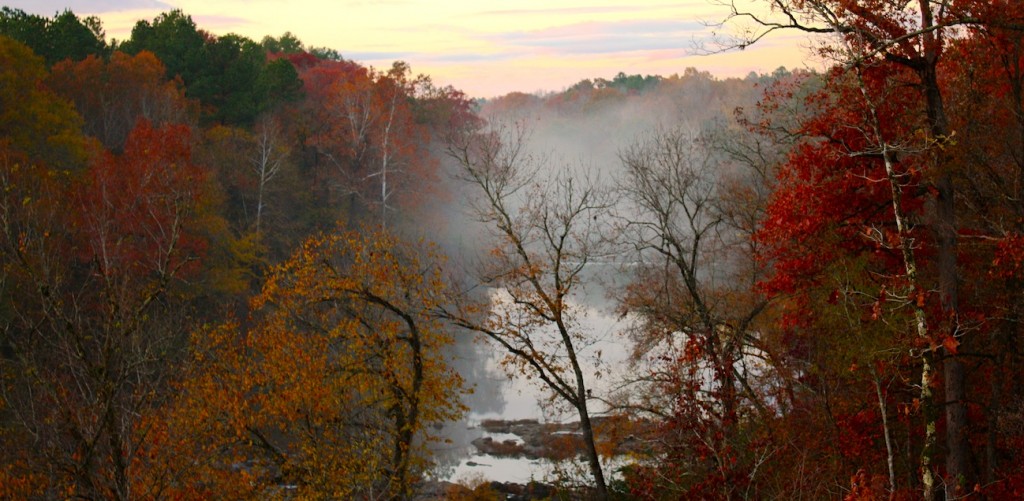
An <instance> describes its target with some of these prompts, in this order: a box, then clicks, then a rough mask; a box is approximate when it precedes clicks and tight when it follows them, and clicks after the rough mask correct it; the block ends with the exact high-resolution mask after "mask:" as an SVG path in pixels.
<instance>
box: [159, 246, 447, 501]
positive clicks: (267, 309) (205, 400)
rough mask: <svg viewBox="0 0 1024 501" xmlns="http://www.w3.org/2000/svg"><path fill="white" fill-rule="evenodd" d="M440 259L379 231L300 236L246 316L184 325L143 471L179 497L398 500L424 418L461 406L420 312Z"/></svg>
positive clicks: (413, 474) (415, 462)
mask: <svg viewBox="0 0 1024 501" xmlns="http://www.w3.org/2000/svg"><path fill="white" fill-rule="evenodd" d="M440 263H441V257H440V256H439V255H438V254H437V252H436V251H434V250H433V249H431V248H429V247H427V246H420V245H413V244H409V243H405V242H402V241H401V240H399V239H398V238H397V237H395V236H392V235H390V234H387V233H385V232H383V231H370V230H363V232H361V233H358V232H347V233H342V234H330V235H317V236H314V237H311V238H310V239H308V240H307V241H306V242H305V243H304V245H302V246H301V247H300V248H299V249H298V251H297V252H296V253H295V255H294V256H293V257H292V258H291V259H290V260H289V261H287V262H285V263H283V264H282V265H280V266H279V267H277V268H275V269H274V270H273V272H272V274H271V276H270V277H269V279H268V280H267V282H266V284H265V286H264V288H263V291H262V293H261V294H260V295H259V296H257V297H256V298H255V299H254V300H253V302H252V308H253V312H252V319H251V321H250V322H249V325H248V326H243V325H240V324H238V323H233V322H229V323H227V324H224V325H221V326H219V327H216V328H212V329H207V330H202V331H200V332H197V333H195V335H194V336H193V339H192V348H193V358H192V365H191V367H190V368H189V370H188V377H187V378H186V379H185V380H184V381H182V383H181V388H180V392H179V398H178V399H177V401H176V402H175V403H174V404H173V405H171V406H169V407H168V409H167V413H166V415H165V416H164V418H163V419H162V423H159V424H158V425H157V426H156V428H158V429H161V430H162V431H161V433H162V434H163V436H164V437H165V440H164V441H163V442H162V444H161V445H158V446H156V447H154V450H153V451H152V452H153V456H152V457H153V458H154V459H153V460H152V461H151V462H150V463H149V467H148V469H147V471H148V474H149V475H150V476H151V477H152V478H164V479H177V480H176V481H175V482H172V483H173V484H174V485H173V486H172V487H173V488H174V489H177V490H179V491H180V492H179V494H181V495H185V496H191V495H203V494H204V493H205V494H217V495H222V494H223V493H225V492H229V493H232V496H235V497H249V496H251V497H264V496H268V495H271V494H273V493H280V492H281V490H282V489H291V490H294V492H293V493H294V494H295V495H297V496H299V497H330V498H339V499H341V498H349V499H351V498H366V499H385V498H386V499H401V498H407V497H408V496H409V495H410V494H411V489H412V486H413V484H414V483H415V482H416V481H417V480H418V479H419V478H420V477H421V475H422V474H423V473H424V472H425V471H426V469H427V468H428V467H429V466H430V463H429V454H428V452H427V445H428V443H429V442H430V441H431V440H432V439H434V438H436V437H432V436H431V435H430V433H429V432H430V428H429V427H428V425H430V424H432V423H440V422H443V421H447V420H451V419H453V418H455V417H457V416H458V415H459V414H460V413H461V412H462V410H463V407H462V404H461V403H460V398H459V396H460V394H461V391H462V382H461V379H460V378H459V376H458V375H457V374H456V373H455V372H453V371H452V369H451V368H450V367H449V365H448V363H447V361H446V359H445V356H444V354H443V351H442V350H443V348H444V347H445V346H446V345H447V344H449V343H451V341H452V337H451V335H450V332H449V330H448V329H447V327H446V326H445V325H444V324H443V323H441V322H440V321H439V320H437V318H436V316H435V315H434V314H433V312H434V311H436V310H437V309H438V307H439V306H440V305H441V304H442V303H444V302H445V301H447V298H448V294H447V287H446V285H445V282H444V281H443V280H442V273H441V268H440ZM195 458H204V461H201V462H197V461H195Z"/></svg>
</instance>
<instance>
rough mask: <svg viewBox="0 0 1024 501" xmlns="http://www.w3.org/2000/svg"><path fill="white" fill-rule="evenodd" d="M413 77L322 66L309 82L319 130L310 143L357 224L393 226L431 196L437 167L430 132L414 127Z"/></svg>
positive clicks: (399, 69)
mask: <svg viewBox="0 0 1024 501" xmlns="http://www.w3.org/2000/svg"><path fill="white" fill-rule="evenodd" d="M409 72H410V70H409V67H408V65H406V64H405V63H401V62H397V63H395V65H394V66H393V67H392V68H391V70H389V71H387V72H378V71H375V70H372V69H366V68H363V67H361V66H359V65H356V64H355V63H351V62H345V61H343V62H336V63H328V62H323V63H321V64H320V65H318V66H316V67H314V68H312V69H310V70H308V71H307V72H306V73H304V74H303V75H302V78H303V81H304V82H305V84H306V89H307V92H308V94H309V97H310V99H309V100H308V103H307V104H308V106H309V107H310V108H311V109H312V113H311V115H312V116H311V118H312V123H311V124H310V125H311V127H313V128H314V129H313V130H311V131H310V133H309V137H308V139H307V142H308V143H310V144H312V145H313V146H314V148H316V151H317V152H318V153H319V154H320V157H321V158H323V159H325V160H326V161H325V163H327V164H329V166H328V169H329V170H328V171H327V172H325V173H324V174H325V177H326V178H327V180H328V181H329V182H330V183H331V186H329V187H328V189H330V190H331V191H332V192H333V195H330V196H329V198H333V199H335V200H337V201H340V200H338V199H341V200H344V199H347V202H348V214H349V216H350V217H352V218H354V219H356V218H360V217H366V216H369V217H372V218H373V219H375V220H377V221H378V222H379V223H380V224H384V225H387V224H389V222H390V221H392V219H393V218H394V217H395V214H396V213H399V212H401V211H402V210H403V209H405V210H408V209H409V208H412V207H416V206H417V205H418V204H419V203H420V202H421V200H420V198H421V197H424V196H429V195H430V192H431V189H430V188H431V187H432V185H433V184H434V179H433V175H434V170H435V168H436V162H435V161H434V159H433V158H432V157H431V155H430V154H429V150H428V149H427V136H426V131H425V130H424V128H423V127H420V126H418V125H417V124H416V123H415V121H414V115H413V110H412V107H411V101H412V99H414V97H415V96H414V91H415V89H416V86H417V83H418V81H419V79H413V78H411V75H410V73H409ZM414 186H415V187H416V189H412V188H413V187H414ZM335 203H337V202H335Z"/></svg>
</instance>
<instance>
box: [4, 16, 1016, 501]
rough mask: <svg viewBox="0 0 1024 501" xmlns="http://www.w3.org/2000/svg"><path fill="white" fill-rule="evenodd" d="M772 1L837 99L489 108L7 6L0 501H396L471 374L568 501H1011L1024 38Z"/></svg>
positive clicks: (278, 45)
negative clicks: (562, 461) (597, 318)
mask: <svg viewBox="0 0 1024 501" xmlns="http://www.w3.org/2000/svg"><path fill="white" fill-rule="evenodd" d="M772 4H773V5H774V6H775V8H776V10H777V12H780V13H782V14H783V15H784V17H783V19H787V21H784V22H780V23H769V22H766V21H764V20H762V19H761V18H759V17H757V16H755V15H753V14H749V13H745V12H741V11H735V10H734V12H733V16H734V17H735V18H743V19H750V20H753V21H754V22H755V23H754V24H755V26H758V27H759V28H760V29H761V31H757V30H753V31H747V32H744V33H745V35H747V38H737V39H735V40H734V43H735V45H737V46H739V47H743V46H746V45H748V44H751V43H757V42H758V40H760V38H761V37H762V36H764V35H765V34H767V33H770V32H772V31H777V30H797V31H803V32H813V33H829V34H831V35H830V37H831V38H828V39H827V43H824V44H823V45H821V46H820V47H819V48H818V49H817V50H819V51H820V54H821V55H823V56H825V57H827V58H829V59H830V60H832V61H834V65H833V66H832V67H830V68H828V69H827V70H826V71H823V72H820V73H819V72H812V71H788V70H786V69H784V68H780V69H779V70H777V71H775V72H774V73H772V74H768V75H756V74H751V75H749V76H747V77H746V78H728V79H719V78H716V77H715V76H713V75H711V74H709V73H706V72H702V71H699V70H697V69H694V68H689V69H681V72H680V73H678V74H674V75H670V76H654V75H645V76H642V75H628V74H626V73H619V74H617V75H615V76H614V77H611V78H600V77H598V78H593V79H585V80H582V81H580V82H578V83H577V84H575V85H572V86H570V87H568V88H566V89H563V90H561V91H558V92H551V93H547V94H524V93H512V94H508V95H505V96H501V97H497V98H493V99H487V100H473V99H470V98H469V97H468V96H466V95H465V94H464V93H462V92H461V91H459V90H458V89H456V88H453V87H450V86H438V85H436V84H435V83H434V82H433V81H432V80H431V78H430V77H429V76H426V75H417V74H416V73H414V71H413V69H412V68H410V67H409V65H407V64H406V63H403V62H400V61H399V62H395V63H394V64H393V65H392V66H391V67H388V68H383V69H381V68H373V67H368V66H365V65H363V64H360V63H359V62H357V61H352V60H348V59H345V58H344V57H343V55H342V54H343V53H340V52H338V51H337V50H334V49H331V48H323V47H309V46H307V45H305V44H304V43H303V42H302V41H301V40H300V39H299V38H298V37H297V36H296V35H293V34H291V33H285V34H283V35H281V36H279V37H275V36H267V37H265V38H263V39H262V40H260V41H255V40H251V39H248V38H246V37H243V36H239V35H234V34H228V35H223V36H216V35H213V34H211V33H210V32H208V31H205V30H203V29H202V27H200V26H197V25H196V24H195V22H194V21H193V20H192V18H191V17H190V16H189V15H188V14H186V13H184V12H182V11H178V10H175V11H170V12H166V13H164V14H161V15H159V16H158V17H156V18H155V19H152V20H140V21H138V23H137V24H136V25H135V28H134V29H133V30H132V33H131V36H130V37H129V38H127V39H125V40H123V41H115V42H111V41H108V40H107V39H106V36H105V34H104V31H103V25H102V22H101V20H99V19H97V18H93V17H89V18H80V17H78V16H76V15H75V14H74V13H72V12H70V11H65V12H63V13H60V14H57V15H55V16H54V17H53V18H45V17H41V16H36V15H32V14H27V13H25V12H23V11H20V10H16V9H10V8H6V7H5V8H3V9H2V10H0V443H2V444H3V447H0V465H2V467H0V498H4V499H63V498H83V499H164V498H173V499H200V498H202V499H207V498H211V497H212V498H230V499H243V498H244V499H266V498H278V497H280V498H302V499H306V498H331V499H335V498H343V499H378V498H386V499H412V498H417V496H419V498H423V497H424V496H426V494H425V492H427V491H428V490H429V489H428V488H427V486H428V484H430V481H431V479H433V478H434V477H433V476H432V473H433V472H435V471H436V470H437V469H438V460H437V458H436V457H435V452H436V450H437V449H436V447H435V446H436V445H437V444H443V443H444V442H445V440H446V438H447V437H446V436H444V435H443V433H442V430H443V429H444V425H446V424H449V423H451V422H453V421H457V420H458V419H460V418H461V417H462V416H464V415H465V413H466V412H467V411H468V410H469V409H470V407H471V406H472V401H473V398H474V397H473V392H474V387H475V385H476V384H477V382H478V381H475V380H474V378H475V377H476V376H474V374H476V372H475V371H479V370H483V369H481V367H483V366H484V365H486V364H487V359H486V357H487V356H492V354H494V353H496V354H497V355H494V356H495V360H496V361H497V364H498V365H499V366H500V367H501V368H502V369H504V370H505V371H506V373H507V375H508V376H509V377H513V378H521V379H526V380H530V381H533V382H538V386H539V387H541V388H543V390H544V391H545V392H546V394H547V395H550V398H549V399H547V400H546V402H547V405H549V406H551V408H552V409H562V410H567V411H568V413H569V415H571V416H572V419H573V420H574V421H575V422H578V433H577V434H576V435H574V436H576V437H577V439H575V440H576V441H575V442H572V443H573V444H575V445H572V446H571V447H569V446H565V447H562V448H563V449H565V448H569V449H570V452H568V453H567V454H566V455H568V456H577V457H579V458H580V459H581V463H582V464H584V465H585V467H584V469H583V474H582V476H581V477H579V478H577V479H576V481H575V482H570V481H565V482H563V483H562V484H560V485H554V486H553V487H554V488H557V489H559V490H558V491H557V492H558V495H563V496H567V497H569V498H584V499H794V498H808V499H850V500H860V499H922V498H923V499H926V500H933V499H961V498H976V499H1014V498H1018V497H1020V496H1021V495H1024V473H1022V472H1024V455H1022V453H1021V450H1022V446H1024V398H1022V395H1024V389H1022V388H1021V384H1020V381H1022V380H1024V359H1022V353H1021V350H1022V338H1021V333H1022V325H1021V319H1022V316H1024V294H1022V292H1021V291H1022V290H1024V289H1022V287H1021V285H1022V283H1024V204H1022V202H1021V200H1022V199H1024V177H1022V176H1024V49H1022V48H1024V28H1022V26H1024V10H1022V9H1021V7H1020V6H1019V5H1017V4H1016V3H1014V2H1009V1H1001V0H988V1H938V2H921V3H920V4H916V3H915V4H913V5H912V6H906V5H903V4H901V5H900V6H892V5H890V4H888V3H884V2H846V1H835V0H806V1H801V2H785V1H776V2H772ZM922 9H923V10H922ZM758 23H760V24H758ZM598 304H599V305H600V307H601V308H604V310H605V311H607V312H612V313H614V315H615V316H616V317H618V318H620V319H621V320H622V322H623V325H625V328H623V329H622V330H621V332H617V333H616V336H617V337H616V338H615V339H614V340H613V341H612V342H613V343H614V344H616V345H618V346H621V347H624V348H623V349H624V350H627V351H628V360H627V361H626V362H623V364H622V365H623V366H622V367H615V368H609V367H607V363H606V360H607V357H608V355H607V354H605V355H604V356H602V352H601V349H600V348H599V347H600V346H603V345H601V344H600V343H601V342H607V340H599V339H596V337H595V336H596V335H595V333H594V332H592V331H591V330H588V328H586V325H587V319H586V317H587V315H588V313H589V312H590V311H592V310H591V308H592V305H598ZM593 308H597V306H593ZM472 339H478V340H481V341H483V342H484V343H486V344H484V345H483V346H485V347H486V348H485V350H484V351H486V352H487V354H486V355H484V354H483V353H484V351H474V350H470V352H472V353H473V354H474V355H472V356H470V357H469V358H473V360H470V361H469V362H468V363H469V365H470V366H472V367H469V368H467V367H465V365H466V364H467V361H466V360H465V358H466V356H464V355H456V354H457V353H463V354H464V353H465V352H464V351H460V350H462V349H463V348H460V347H461V346H462V345H465V344H468V342H470V340H472ZM474 357H481V358H480V359H479V360H477V359H475V358H474ZM611 377H615V378H616V380H615V381H614V382H613V383H612V384H609V383H608V382H607V381H606V379H607V378H611ZM602 378H605V379H602ZM566 443H568V442H566ZM563 445H564V444H563ZM546 446H547V447H548V449H549V450H550V449H558V445H557V444H554V445H553V444H546ZM612 456H616V457H619V458H625V461H624V462H623V463H622V464H624V465H625V466H621V467H617V468H616V469H615V470H614V471H611V470H610V468H609V467H608V466H607V464H608V462H607V460H608V458H610V457H612ZM551 481H552V482H555V480H551ZM555 483H556V484H557V482H555ZM445 488H446V489H448V490H447V491H445V493H444V494H443V496H445V497H450V498H460V497H462V498H474V497H473V496H477V497H475V498H485V497H486V496H494V495H496V494H495V493H494V492H489V491H488V489H487V485H483V486H480V487H477V488H476V490H475V491H474V490H471V489H470V488H469V487H466V486H463V487H459V486H454V485H448V486H445ZM475 498H474V499H475Z"/></svg>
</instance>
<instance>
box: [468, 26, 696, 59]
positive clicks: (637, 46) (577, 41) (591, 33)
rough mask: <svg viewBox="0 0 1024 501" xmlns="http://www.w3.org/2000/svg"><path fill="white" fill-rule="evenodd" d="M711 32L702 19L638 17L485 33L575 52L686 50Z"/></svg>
mask: <svg viewBox="0 0 1024 501" xmlns="http://www.w3.org/2000/svg"><path fill="white" fill-rule="evenodd" d="M707 36H708V34H707V33H706V27H705V26H704V25H703V24H701V23H698V22H687V21H673V20H668V21H666V20H637V21H615V22H600V21H595V22H584V23H576V24H569V25H562V26H556V27H552V28H544V29H538V30H530V31H515V32H508V33H498V34H490V35H485V36H484V37H485V38H486V39H488V40H489V41H490V42H492V43H496V44H499V45H511V46H518V47H527V48H532V49H538V50H545V51H547V52H554V53H558V54H562V55H565V56H571V55H574V54H614V53H621V52H636V51H650V50H668V49H676V50H680V51H685V50H686V49H688V48H689V47H692V46H694V44H695V43H696V42H698V41H699V40H702V39H704V38H707Z"/></svg>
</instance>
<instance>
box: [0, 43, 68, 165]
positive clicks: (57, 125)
mask: <svg viewBox="0 0 1024 501" xmlns="http://www.w3.org/2000/svg"><path fill="white" fill-rule="evenodd" d="M45 78H46V68H45V67H44V66H43V61H42V59H40V58H39V57H38V56H36V55H35V54H33V53H32V51H31V50H29V48H28V47H26V46H25V45H22V44H21V43H19V42H16V41H14V40H12V39H10V38H7V37H5V36H0V137H2V138H5V139H6V140H7V141H9V143H10V146H11V147H12V148H14V149H16V150H18V151H21V152H23V153H25V154H26V155H28V157H29V158H30V159H31V160H32V161H41V162H43V163H45V164H46V165H47V166H48V167H49V168H53V169H78V168H81V167H82V166H83V165H84V164H85V162H86V159H87V151H88V150H87V145H88V143H87V141H85V140H84V139H83V137H82V134H81V132H80V131H81V127H82V119H81V117H79V116H78V114H76V113H75V109H74V106H72V105H71V104H70V103H68V102H67V101H64V100H63V99H61V98H60V97H59V96H57V95H56V94H54V93H53V92H52V91H50V90H49V89H48V88H46V86H45V85H43V82H44V81H45Z"/></svg>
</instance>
